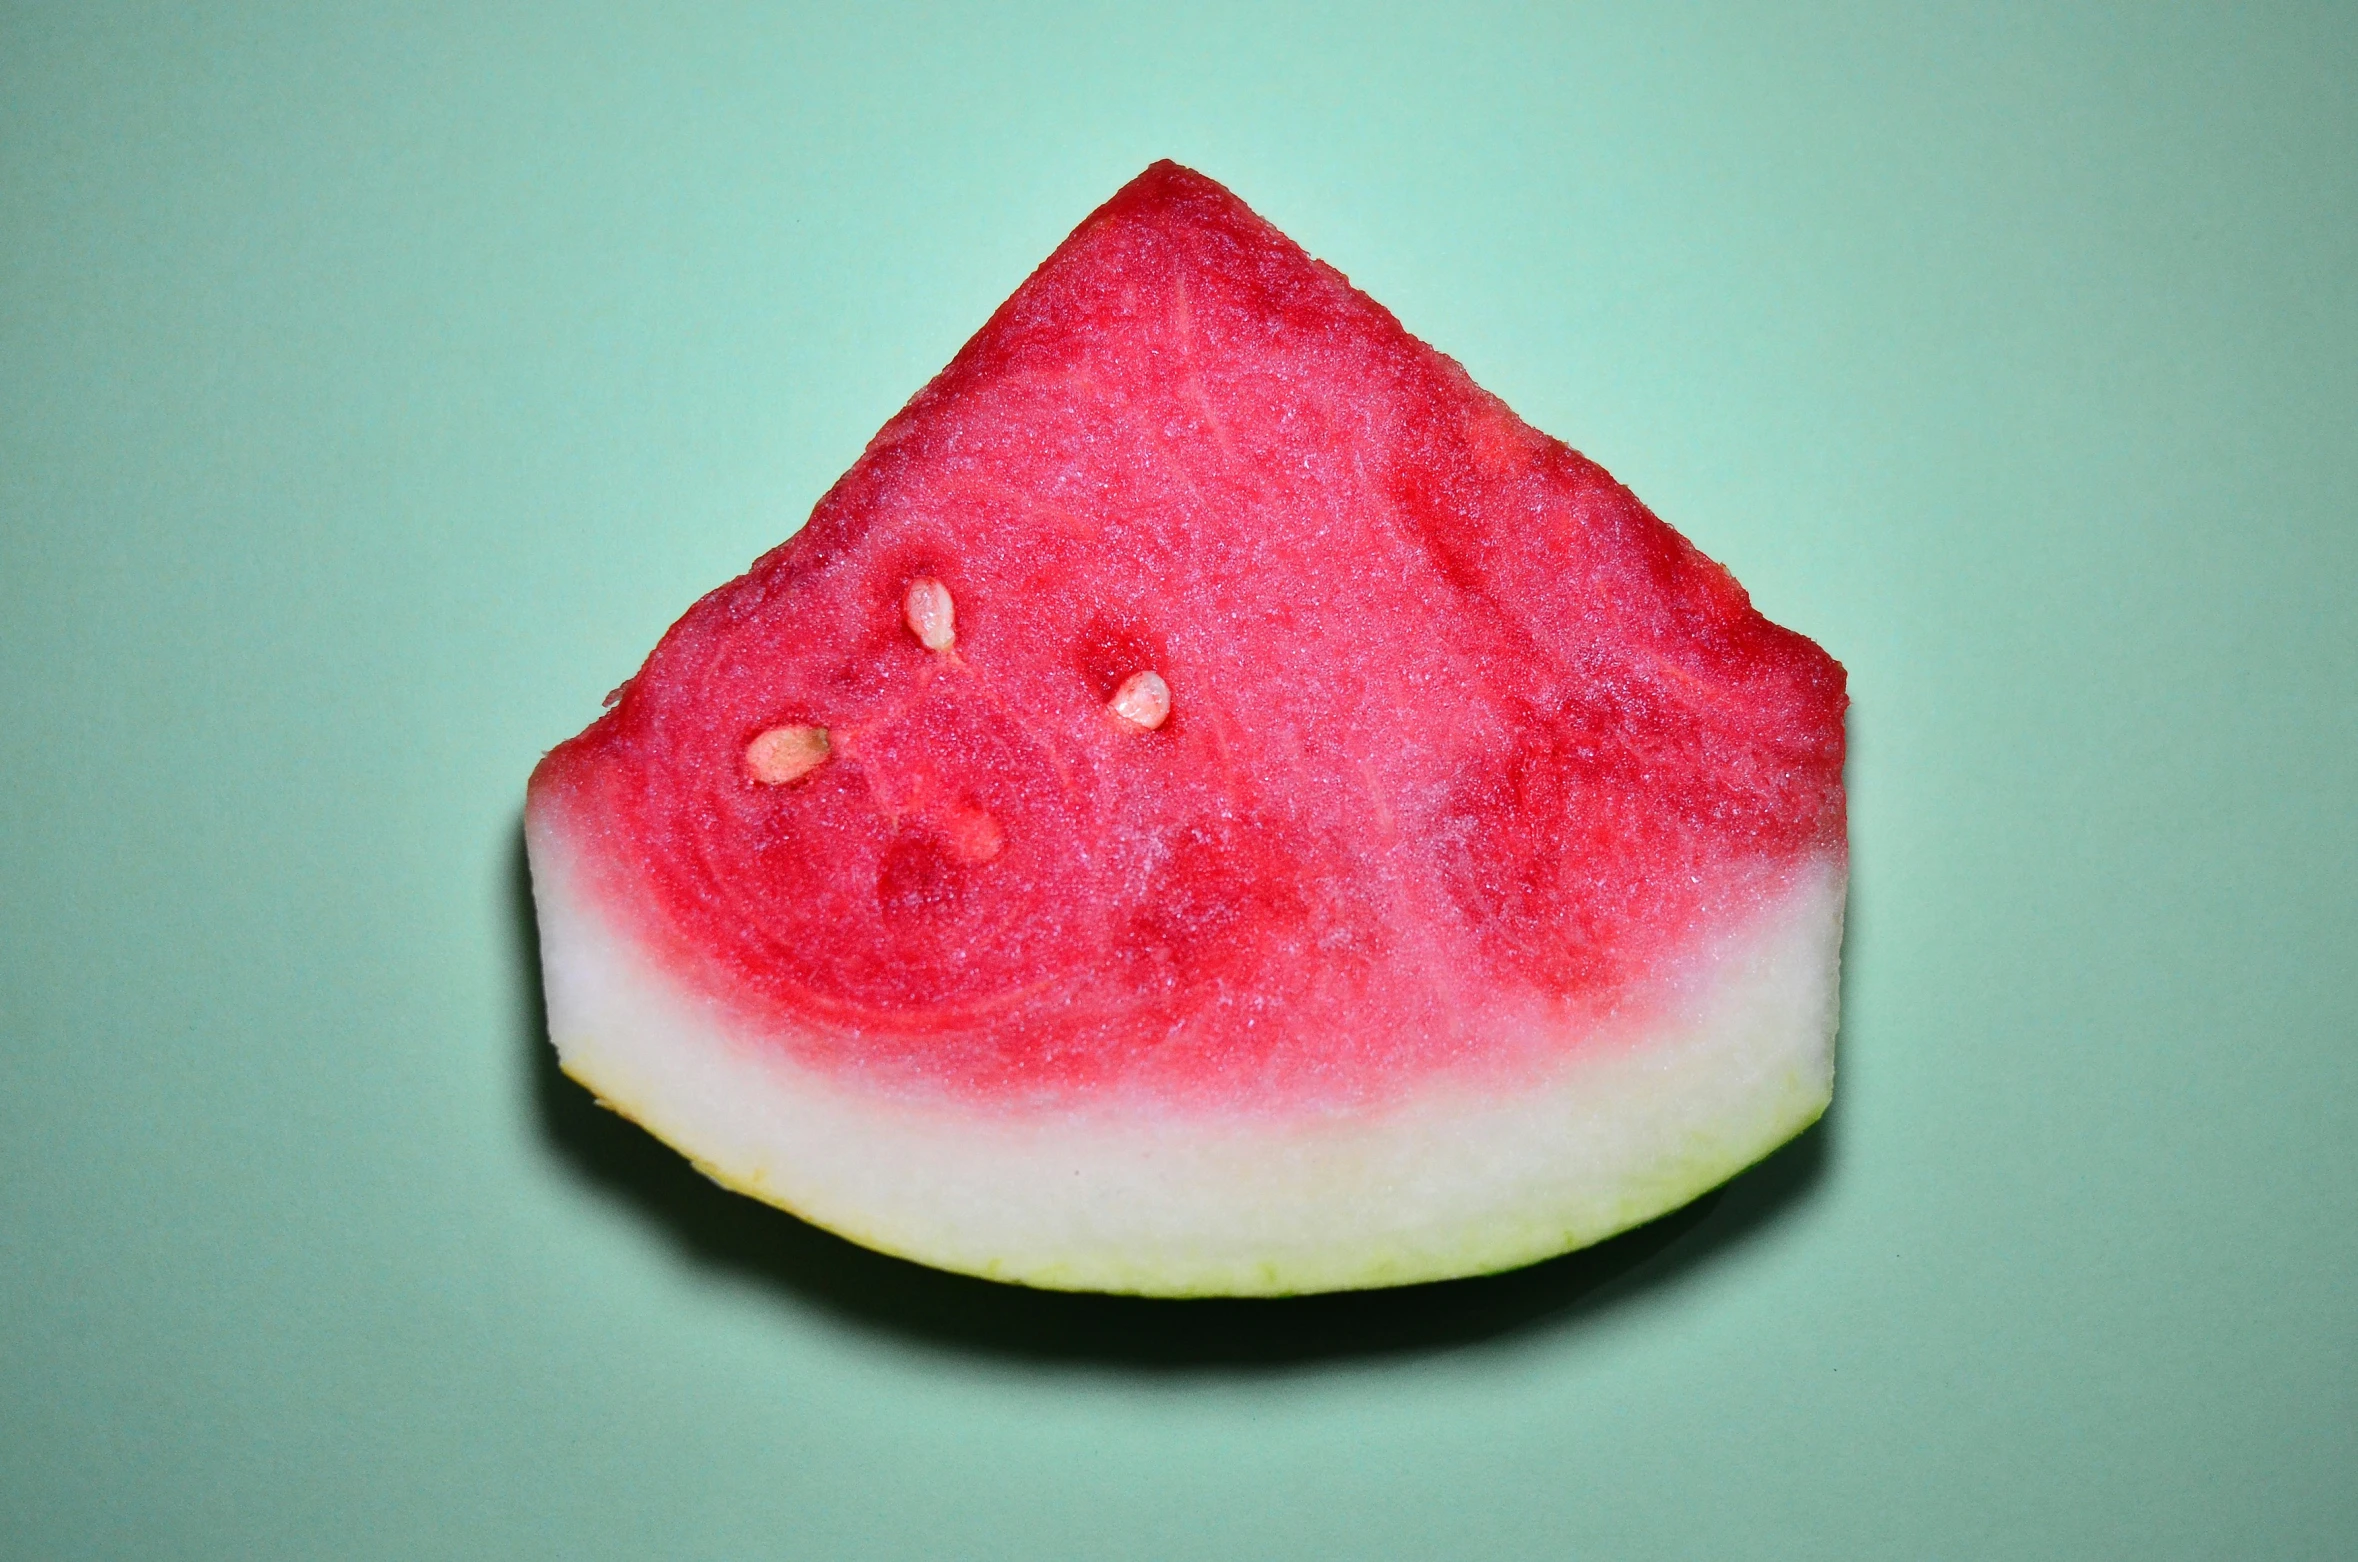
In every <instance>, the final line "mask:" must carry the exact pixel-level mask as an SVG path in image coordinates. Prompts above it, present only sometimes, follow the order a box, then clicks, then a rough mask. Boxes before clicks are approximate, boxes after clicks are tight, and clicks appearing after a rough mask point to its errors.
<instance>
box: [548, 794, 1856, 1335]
mask: <svg viewBox="0 0 2358 1562" xmlns="http://www.w3.org/2000/svg"><path fill="white" fill-rule="evenodd" d="M526 843H527V848H528V851H529V854H530V858H531V865H532V880H533V896H534V900H535V902H536V905H537V907H538V910H539V916H540V928H541V950H542V975H543V982H544V987H545V995H546V998H547V1004H548V1015H549V1032H550V1038H551V1040H552V1041H553V1042H554V1044H555V1046H556V1048H557V1052H558V1056H559V1060H560V1063H561V1065H562V1067H563V1068H564V1071H565V1073H566V1074H567V1075H569V1076H570V1077H572V1078H573V1079H575V1080H577V1081H579V1082H580V1083H581V1084H583V1085H584V1086H586V1087H587V1088H588V1089H589V1090H590V1091H592V1092H593V1093H594V1094H595V1095H596V1096H597V1097H598V1098H599V1100H600V1101H601V1102H603V1103H604V1104H605V1105H607V1106H608V1107H610V1108H612V1109H613V1110H615V1111H616V1112H618V1113H620V1114H621V1115H623V1116H624V1117H627V1118H629V1119H630V1120H632V1121H633V1122H636V1123H638V1124H639V1125H641V1126H642V1127H644V1128H646V1129H647V1130H648V1131H649V1132H650V1133H652V1134H654V1135H655V1136H656V1137H657V1138H659V1139H661V1140H663V1141H664V1142H665V1143H666V1144H669V1145H670V1146H672V1147H673V1148H674V1149H676V1150H678V1151H680V1152H681V1153H682V1154H683V1155H685V1156H687V1157H688V1159H689V1160H690V1161H692V1162H693V1163H694V1164H695V1165H696V1167H697V1168H698V1169H699V1170H700V1171H702V1172H703V1173H704V1174H705V1175H706V1176H707V1177H710V1178H711V1179H712V1180H713V1181H714V1182H716V1183H719V1184H720V1185H721V1186H723V1187H725V1188H729V1189H731V1190H733V1191H735V1192H738V1193H742V1194H746V1195H748V1196H750V1197H752V1198H756V1199H760V1200H762V1201H763V1202H765V1203H769V1204H774V1205H776V1206H777V1207H779V1208H781V1209H784V1210H786V1211H788V1212H790V1213H792V1214H794V1215H796V1216H798V1217H800V1218H802V1219H804V1220H806V1221H809V1222H810V1223H812V1224H814V1225H817V1226H820V1227H822V1228H824V1229H826V1230H829V1231H832V1232H834V1233H836V1234H837V1235H839V1236H842V1237H845V1238H847V1239H848V1240H850V1241H853V1242H857V1243H859V1244H861V1245H863V1246H866V1247H870V1248H874V1249H877V1250H878V1251H881V1252H885V1253H890V1254H893V1255H895V1256H898V1257H901V1258H906V1259H911V1260H914V1261H915V1262H918V1263H922V1264H927V1265H931V1266H933V1267H935V1268H940V1269H947V1270H953V1271H957V1272H961V1273H965V1274H971V1275H976V1276H980V1277H983V1278H986V1279H990V1280H997V1281H1004V1282H1009V1283H1013V1284H1019V1285H1027V1286H1034V1287H1039V1288H1042V1289H1048V1290H1067V1291H1104V1292H1117V1293H1128V1294H1135V1295H1146V1296H1171V1297H1180V1296H1284V1295H1298V1294H1304V1293H1309V1292H1318V1291H1338V1290H1355V1289H1366V1288H1372V1287H1378V1286H1394V1285H1408V1284H1415V1283H1418V1282H1422V1281H1429V1280H1443V1279H1451V1278H1457V1277H1461V1276H1467V1275H1477V1274H1489V1273H1495V1272H1498V1271H1501V1270H1506V1269H1513V1268H1518V1267H1521V1266H1522V1265H1525V1264H1530V1263H1535V1262H1538V1261H1539V1260H1541V1259H1545V1258H1551V1257H1554V1256H1556V1255H1558V1254H1561V1253H1567V1252H1570V1251H1573V1250H1574V1249H1577V1248H1581V1247H1586V1246H1588V1245H1590V1244H1592V1243H1595V1242H1599V1241H1602V1240H1604V1239H1605V1238H1607V1237H1610V1236H1613V1235H1615V1234H1617V1233H1619V1232H1622V1231H1625V1230H1628V1229H1629V1228H1631V1227H1633V1226H1637V1225H1641V1224H1643V1223H1644V1222H1646V1221H1648V1220H1651V1219H1653V1218H1654V1217H1656V1216H1658V1215H1662V1214H1664V1213H1667V1212H1668V1211H1670V1210H1673V1209H1676V1208H1677V1207H1679V1206H1680V1205H1682V1204H1685V1203H1687V1202H1688V1201H1690V1200H1692V1199H1694V1198H1696V1197H1697V1196H1699V1195H1701V1194H1703V1193H1705V1192H1707V1191H1709V1190H1710V1189H1712V1188H1714V1187H1716V1186H1718V1185H1719V1184H1720V1183H1722V1182H1725V1181H1726V1180H1727V1179H1728V1178H1730V1177H1732V1176H1734V1175H1735V1174H1736V1173H1738V1172H1740V1171H1742V1170H1743V1169H1744V1168H1746V1167H1747V1166H1750V1165H1752V1164H1753V1163H1754V1162H1756V1161H1758V1160H1760V1159H1761V1158H1762V1157H1764V1156H1766V1155H1768V1154H1769V1153H1770V1152H1771V1151H1773V1150H1775V1149H1776V1148H1777V1147H1778V1146H1780V1145H1782V1144H1784V1143H1785V1142H1786V1141H1788V1140H1790V1139H1791V1138H1793V1137H1794V1136H1795V1135H1797V1134H1799V1133H1801V1132H1802V1131H1803V1130H1805V1129H1806V1128H1808V1127H1809V1126H1810V1125H1811V1124H1812V1123H1814V1122H1815V1121H1817V1119H1818V1117H1819V1115H1820V1114H1821V1113H1823V1112H1824V1110H1825V1108H1826V1106H1827V1103H1828V1102H1829V1100H1830V1099H1831V1095H1832V1086H1833V1068H1834V1033H1835V1027H1836V1018H1837V1012H1836V1004H1837V985H1838V974H1839V972H1838V967H1839V959H1840V949H1841V942H1842V913H1843V901H1844V893H1845V884H1846V874H1845V871H1844V864H1843V862H1842V860H1841V859H1840V858H1839V857H1835V858H1831V859H1827V860H1824V861H1820V862H1817V863H1814V864H1812V865H1811V867H1810V868H1809V870H1808V871H1806V872H1804V873H1802V874H1799V875H1797V876H1796V877H1795V878H1794V880H1793V883H1792V886H1791V888H1790V889H1789V890H1788V891H1787V892H1786V894H1785V895H1784V896H1783V897H1782V898H1781V899H1779V900H1777V901H1776V902H1774V903H1772V904H1770V905H1769V906H1767V907H1765V908H1764V909H1763V911H1762V912H1761V913H1760V914H1759V915H1758V916H1757V917H1756V919H1755V920H1754V922H1753V924H1752V926H1750V927H1749V928H1747V929H1744V930H1742V931H1741V932H1740V933H1738V934H1736V935H1734V936H1728V937H1722V938H1720V939H1718V940H1715V941H1714V944H1713V947H1712V949H1711V951H1710V953H1709V954H1708V956H1706V957H1705V958H1706V959H1707V962H1708V963H1707V964H1706V965H1704V966H1703V967H1702V968H1701V969H1700V971H1699V972H1698V974H1697V977H1696V979H1695V980H1693V981H1691V982H1690V984H1689V987H1690V990H1691V991H1690V996H1689V997H1688V998H1687V999H1686V1000H1685V1001H1684V1002H1682V1003H1680V1004H1678V1005H1675V1006H1674V1007H1673V1008H1672V1009H1671V1010H1670V1011H1669V1013H1668V1016H1667V1017H1666V1018H1665V1020H1664V1021H1663V1023H1662V1024H1661V1025H1660V1027H1659V1028H1658V1029H1657V1030H1656V1032H1655V1033H1654V1034H1653V1035H1652V1036H1651V1037H1650V1038H1648V1039H1645V1040H1642V1041H1636V1042H1631V1041H1625V1040H1620V1039H1616V1040H1615V1041H1614V1042H1612V1043H1610V1044H1602V1045H1586V1046H1584V1045H1582V1044H1581V1043H1580V1041H1579V1040H1578V1039H1577V1038H1568V1042H1567V1052H1568V1053H1569V1054H1570V1057H1571V1061H1569V1062H1568V1063H1567V1064H1566V1066H1565V1067H1564V1068H1563V1069H1562V1070H1561V1071H1560V1072H1558V1073H1556V1074H1555V1075H1554V1076H1552V1077H1550V1078H1548V1079H1546V1080H1545V1081H1544V1082H1542V1083H1540V1084H1537V1085H1534V1086H1531V1087H1529V1088H1526V1089H1523V1090H1520V1091H1516V1092H1513V1093H1511V1094H1485V1093H1482V1092H1479V1091H1475V1090H1470V1089H1465V1088H1460V1087H1443V1088H1437V1089H1436V1090H1434V1091H1433V1092H1431V1093H1429V1094H1425V1095H1421V1096H1418V1097H1416V1098H1414V1099H1411V1100H1409V1101H1406V1102H1403V1103H1400V1104H1396V1105H1393V1106H1391V1107H1388V1108H1386V1109H1384V1110H1382V1111H1380V1112H1373V1113H1369V1114H1366V1115H1359V1116H1306V1117H1305V1118H1303V1119H1302V1120H1299V1121H1271V1120H1267V1119H1260V1118H1255V1119H1250V1120H1244V1121H1225V1122H1224V1121H1222V1120H1219V1119H1217V1118H1214V1117H1207V1116H1205V1115H1204V1114H1203V1113H1201V1112H1200V1111H1190V1112H1187V1113H1178V1112H1171V1111H1166V1110H1158V1109H1156V1108H1154V1107H1153V1106H1151V1105H1144V1104H1141V1105H1129V1106H1111V1107H1107V1108H1105V1109H1103V1110H1098V1111H1093V1112H1063V1113H1045V1114H1025V1113H1021V1112H1013V1111H1010V1112H1005V1113H996V1112H990V1111H988V1110H985V1111H978V1112H961V1111H959V1110H956V1109H954V1108H951V1107H948V1106H945V1105H941V1104H936V1103H929V1102H924V1101H916V1100H909V1099H903V1098H900V1097H895V1096H887V1095H882V1094H875V1093H867V1092H862V1091H859V1090H857V1089H856V1088H847V1087H846V1086H844V1085H843V1084H841V1083H839V1082H837V1081H834V1080H831V1079H827V1078H823V1077H821V1076H819V1075H817V1074H815V1073H813V1072H812V1071H810V1070H807V1069H804V1068H801V1067H799V1066H797V1065H795V1064H794V1063H792V1062H791V1061H789V1060H787V1059H784V1058H782V1057H780V1056H779V1055H778V1054H777V1052H776V1049H775V1048H774V1047H764V1046H760V1045H757V1044H754V1043H750V1042H748V1041H747V1040H746V1039H744V1038H742V1036H741V1035H740V1034H739V1032H738V1030H737V1027H736V1025H735V1023H734V1022H733V1021H732V1020H731V1019H730V1017H729V1016H728V1015H726V1013H725V1012H724V1011H723V1010H722V1008H721V1006H720V1005H718V1004H717V1003H715V1002H712V1001H710V1000H707V999H704V998H701V997H699V996H696V995H693V994H690V993H688V992H685V991H683V990H681V989H680V987H679V986H678V985H677V984H676V983H674V982H672V981H671V980H670V979H669V978H668V977H666V976H664V975H663V974H662V973H661V972H660V971H659V970H657V969H656V967H655V966H654V964H653V963H652V962H651V961H650V960H649V959H648V958H647V957H646V956H645V955H644V954H642V953H641V952H640V951H639V950H638V949H637V948H636V947H635V946H634V945H633V944H632V943H631V941H630V940H629V939H628V938H627V936H625V935H624V934H622V933H621V932H620V931H619V930H618V929H616V928H615V927H614V926H613V924H612V922H611V920H610V919H609V918H608V917H607V916H606V915H604V914H603V912H602V911H601V909H600V908H599V907H598V905H597V904H596V902H595V900H594V898H593V897H592V895H591V894H590V892H589V891H588V889H587V887H586V886H585V885H583V884H582V882H581V879H582V877H583V876H582V875H581V874H580V873H579V871H578V864H577V861H576V858H575V854H574V851H573V848H572V845H571V843H570V842H568V841H567V840H566V839H565V838H564V836H563V834H562V831H561V829H560V828H559V827H558V825H557V824H556V823H554V822H553V821H551V820H550V819H547V818H543V817H528V819H527V825H526Z"/></svg>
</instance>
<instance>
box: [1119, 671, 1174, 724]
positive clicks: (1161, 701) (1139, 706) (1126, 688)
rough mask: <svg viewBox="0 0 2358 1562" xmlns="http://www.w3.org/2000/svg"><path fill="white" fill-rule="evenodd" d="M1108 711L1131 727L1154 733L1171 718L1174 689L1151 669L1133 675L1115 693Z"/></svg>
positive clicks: (1123, 681)
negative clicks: (1155, 729)
mask: <svg viewBox="0 0 2358 1562" xmlns="http://www.w3.org/2000/svg"><path fill="white" fill-rule="evenodd" d="M1106 708H1107V709H1108V710H1110V711H1112V712H1113V713H1114V714H1115V715H1116V716H1119V717H1120V718H1121V719H1122V720H1124V721H1126V722H1128V723H1129V724H1130V725H1131V726H1133V727H1140V728H1144V729H1147V730H1149V731H1151V730H1152V729H1154V728H1156V727H1159V726H1161V725H1162V724H1163V723H1164V722H1165V721H1168V720H1169V719H1170V716H1171V686H1170V685H1169V684H1167V683H1165V682H1163V679H1162V675H1161V674H1160V673H1158V672H1155V671H1154V670H1153V669H1151V668H1149V669H1148V670H1147V671H1145V672H1142V673H1132V674H1131V675H1130V676H1129V677H1127V678H1125V679H1123V680H1122V686H1121V687H1120V688H1118V689H1116V690H1114V697H1113V698H1112V699H1111V700H1110V701H1108V702H1107V704H1106Z"/></svg>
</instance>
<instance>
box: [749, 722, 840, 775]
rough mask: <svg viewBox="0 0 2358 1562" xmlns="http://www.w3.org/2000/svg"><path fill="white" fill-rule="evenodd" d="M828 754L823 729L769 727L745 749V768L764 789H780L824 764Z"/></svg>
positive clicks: (828, 750)
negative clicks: (770, 787) (772, 787)
mask: <svg viewBox="0 0 2358 1562" xmlns="http://www.w3.org/2000/svg"><path fill="white" fill-rule="evenodd" d="M832 752H834V744H833V743H831V742H829V741H828V738H827V729H826V728H825V727H799V726H798V727H772V728H771V729H770V730H769V731H767V732H765V733H763V734H762V735H761V736H760V737H758V738H755V739H754V740H753V741H752V742H751V743H748V744H746V745H745V768H746V769H747V770H748V771H750V772H751V773H752V775H753V779H754V780H756V781H759V782H761V783H762V784H763V785H764V786H784V785H785V784H786V783H787V782H789V781H800V780H801V779H802V778H803V777H804V776H807V775H809V774H810V773H811V772H812V771H814V770H816V769H818V768H819V767H820V766H821V765H823V764H825V763H827V756H828V755H829V754H830V753H832Z"/></svg>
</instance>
